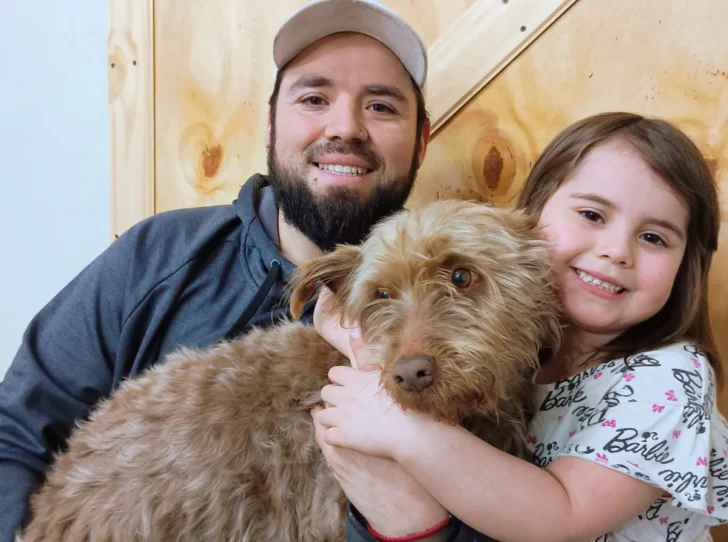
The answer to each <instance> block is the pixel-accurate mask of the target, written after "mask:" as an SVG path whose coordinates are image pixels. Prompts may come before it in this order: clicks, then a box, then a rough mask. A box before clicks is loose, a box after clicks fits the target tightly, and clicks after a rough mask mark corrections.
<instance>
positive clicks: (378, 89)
mask: <svg viewBox="0 0 728 542" xmlns="http://www.w3.org/2000/svg"><path fill="white" fill-rule="evenodd" d="M364 93H365V94H369V95H372V96H389V97H390V98H394V99H395V100H398V101H400V102H402V103H404V104H408V103H409V100H408V99H407V96H405V95H404V92H402V91H401V90H399V89H398V88H397V87H393V86H390V85H368V86H367V87H365V88H364Z"/></svg>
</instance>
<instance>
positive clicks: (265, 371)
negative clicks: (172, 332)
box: [22, 201, 560, 542]
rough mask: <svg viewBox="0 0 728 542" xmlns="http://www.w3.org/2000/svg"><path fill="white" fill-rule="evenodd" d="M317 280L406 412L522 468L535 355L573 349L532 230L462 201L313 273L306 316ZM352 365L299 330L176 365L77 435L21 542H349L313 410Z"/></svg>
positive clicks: (429, 211) (304, 279) (37, 498)
mask: <svg viewBox="0 0 728 542" xmlns="http://www.w3.org/2000/svg"><path fill="white" fill-rule="evenodd" d="M455 271H457V273H455V275H456V278H457V280H453V274H454V272H455ZM463 277H465V278H466V279H467V280H463ZM320 282H323V283H325V284H327V285H328V286H330V287H331V288H332V289H333V290H334V292H335V293H336V295H337V297H338V298H339V300H340V302H341V306H342V307H343V309H342V317H344V318H346V319H348V320H349V321H351V320H354V319H355V320H358V321H359V322H360V323H361V326H362V330H363V333H364V336H365V337H366V338H367V340H368V341H369V342H370V343H371V345H372V347H373V348H374V349H375V350H376V353H377V355H378V356H379V358H380V359H381V360H382V364H383V365H382V382H383V386H384V387H385V388H386V389H387V390H388V391H389V393H391V394H392V396H393V397H394V399H395V400H396V401H397V402H398V403H399V404H400V405H401V406H402V407H403V408H405V409H417V410H422V411H426V412H429V413H431V414H432V415H434V416H437V417H438V418H440V419H443V420H448V421H450V422H453V423H461V424H463V425H464V426H465V427H467V428H468V429H469V430H471V431H472V432H474V433H475V434H477V435H478V436H479V437H480V438H483V439H485V440H486V441H488V442H490V443H491V444H493V445H495V446H497V447H498V448H501V449H503V450H505V451H507V452H509V453H512V454H516V455H519V456H522V457H523V456H525V455H526V453H527V450H526V445H525V427H526V424H527V422H528V418H529V415H530V410H531V408H532V407H531V391H532V376H533V373H534V369H535V368H536V366H537V357H538V353H539V350H540V349H541V348H543V347H553V346H555V345H556V344H557V342H558V341H559V337H560V330H559V323H558V309H557V303H556V301H555V298H554V294H553V289H552V284H551V277H550V272H549V265H548V259H547V250H546V246H545V243H544V242H543V241H542V240H540V239H539V236H538V231H537V229H536V227H535V225H534V224H533V223H532V221H531V220H530V219H528V218H527V217H525V216H524V215H522V214H520V213H519V212H516V211H510V210H504V209H496V208H493V207H490V206H487V205H484V204H477V203H467V202H462V201H460V202H459V201H441V202H436V203H433V204H431V205H429V206H427V207H425V208H423V209H421V210H418V211H403V212H401V213H399V214H397V215H395V216H393V217H391V218H389V219H387V220H385V221H383V222H381V223H380V224H379V225H377V226H376V227H375V228H374V229H373V231H372V233H371V235H370V236H369V238H368V239H367V240H366V241H365V242H364V243H363V245H362V246H361V247H353V246H340V247H338V248H337V249H336V250H335V251H333V252H332V253H330V254H327V255H325V256H323V257H321V258H317V259H315V260H313V261H311V262H309V263H307V264H305V265H303V266H301V267H300V268H299V269H298V271H297V274H296V277H295V280H294V281H293V283H292V291H291V310H292V314H294V316H296V317H297V316H298V315H300V311H301V310H302V306H303V303H304V302H305V301H306V300H307V299H309V298H310V297H311V296H312V295H313V294H314V292H315V288H316V286H317V284H318V283H320ZM456 283H457V284H456ZM382 292H386V294H388V296H387V295H384V294H382ZM417 354H426V355H429V356H431V357H432V358H434V360H435V372H434V375H433V382H432V384H431V385H430V386H429V387H427V388H425V389H423V390H422V391H420V392H408V391H405V390H404V389H402V388H401V387H400V386H399V385H398V384H397V381H396V380H397V379H396V378H394V377H393V375H392V367H393V366H394V363H395V362H396V361H397V360H399V359H401V358H405V357H408V356H412V355H417ZM345 363H348V361H347V360H346V359H345V358H343V357H342V356H341V355H340V354H339V353H338V352H337V351H335V350H334V349H333V348H332V347H331V346H329V344H328V343H326V342H325V341H324V340H322V339H321V338H320V337H319V335H318V334H317V333H316V331H315V330H314V329H313V328H312V327H310V326H306V325H304V324H302V323H299V322H286V323H282V324H280V325H276V326H274V327H272V328H268V329H265V330H264V329H255V330H253V331H251V332H249V333H248V334H246V335H245V336H243V337H242V338H240V339H236V340H233V341H230V342H224V343H221V344H219V345H217V346H215V347H214V348H212V349H209V350H206V351H194V350H190V349H182V350H180V351H178V352H176V353H174V354H171V355H169V356H167V358H166V359H165V360H164V362H163V363H159V364H158V365H157V366H156V367H154V368H152V369H150V370H149V371H147V372H146V373H145V374H144V375H142V376H140V377H139V378H136V379H131V380H127V381H125V382H124V383H123V384H122V385H121V386H120V387H119V389H118V390H117V391H116V392H115V393H114V394H113V395H112V396H111V398H109V399H108V400H105V401H103V402H102V404H100V405H99V406H98V408H96V409H95V411H94V412H92V414H91V416H90V418H89V420H88V421H85V422H82V423H80V424H79V426H78V427H77V428H76V430H75V431H74V432H73V433H72V435H71V438H70V440H69V447H68V450H67V451H66V452H65V453H63V454H60V455H59V456H58V457H57V460H56V461H55V463H54V465H53V466H52V467H51V468H50V470H49V472H48V473H47V481H46V482H45V484H44V485H43V487H42V488H41V489H40V490H39V492H38V493H37V494H35V495H34V496H33V497H32V500H31V506H32V514H33V518H34V519H33V520H32V522H31V523H30V525H29V526H28V527H27V529H26V530H25V532H24V533H23V535H22V537H23V540H24V542H36V541H41V540H42V541H44V542H56V541H61V540H64V541H87V540H88V541H99V542H102V541H103V542H132V541H138V542H142V541H144V542H146V541H162V540H164V541H190V542H192V541H195V542H201V541H215V542H220V541H248V542H264V541H272V540H275V541H279V542H286V541H290V542H309V541H310V542H313V541H317V542H318V541H322V542H328V541H335V540H336V541H340V540H343V539H344V522H345V496H344V494H343V492H342V491H341V489H340V487H339V485H338V483H337V482H336V480H335V478H334V476H333V474H332V473H331V471H330V470H329V468H328V466H327V465H326V462H325V461H324V458H323V456H322V454H321V453H320V450H319V448H318V446H317V445H316V443H315V440H314V435H313V425H312V421H311V416H310V414H309V409H310V408H311V407H312V406H313V405H314V404H316V403H317V402H318V401H319V400H320V398H319V390H320V389H321V388H322V387H323V386H324V385H325V384H327V383H328V379H327V373H328V370H329V368H331V367H332V366H334V365H338V364H345Z"/></svg>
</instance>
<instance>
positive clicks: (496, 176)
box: [483, 145, 503, 189]
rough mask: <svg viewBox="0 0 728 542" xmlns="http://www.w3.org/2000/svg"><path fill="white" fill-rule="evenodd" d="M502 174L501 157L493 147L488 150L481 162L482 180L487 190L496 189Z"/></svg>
mask: <svg viewBox="0 0 728 542" xmlns="http://www.w3.org/2000/svg"><path fill="white" fill-rule="evenodd" d="M502 174H503V157H502V156H501V154H500V152H498V149H497V148H496V147H495V145H494V146H492V147H491V148H490V150H489V151H488V154H486V155H485V160H483V178H484V179H485V184H486V185H487V186H488V188H491V189H495V188H498V185H499V184H500V180H501V175H502Z"/></svg>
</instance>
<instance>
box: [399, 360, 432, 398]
mask: <svg viewBox="0 0 728 542" xmlns="http://www.w3.org/2000/svg"><path fill="white" fill-rule="evenodd" d="M434 372H435V359H434V358H433V357H432V356H428V355H426V354H416V355H414V356H410V357H408V358H402V359H400V360H397V362H396V363H395V364H394V370H393V371H392V374H393V375H394V380H395V382H397V384H399V387H400V388H402V389H403V390H405V391H422V390H424V389H425V388H426V387H428V386H430V385H431V384H432V380H433V376H432V375H433V374H434Z"/></svg>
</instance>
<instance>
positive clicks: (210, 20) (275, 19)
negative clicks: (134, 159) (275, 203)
mask: <svg viewBox="0 0 728 542" xmlns="http://www.w3.org/2000/svg"><path fill="white" fill-rule="evenodd" d="M475 1H476V0H417V2H412V1H409V0H390V1H387V2H384V3H385V4H386V5H388V6H389V7H391V8H393V9H395V10H397V11H398V12H399V13H400V14H401V15H402V16H403V17H405V18H406V19H407V20H409V21H411V22H412V24H414V25H415V26H416V28H417V29H418V30H419V31H420V32H421V33H422V35H423V37H424V39H425V41H426V43H427V44H428V46H429V45H431V44H432V43H434V42H435V41H436V40H437V39H438V38H439V37H440V35H441V34H443V33H444V32H445V31H446V30H448V29H449V28H450V27H451V25H452V23H453V22H454V21H455V20H456V19H457V18H458V17H459V16H460V15H461V14H462V13H463V12H464V11H465V10H466V9H467V8H468V7H470V5H471V4H473V3H474V2H475ZM305 3H306V0H276V1H275V2H269V1H268V0H245V1H244V2H241V1H239V0H190V1H188V2H184V4H180V3H179V2H178V1H175V0H157V1H156V2H155V25H154V26H155V29H154V35H155V55H156V59H157V60H156V71H155V104H156V109H155V114H156V129H157V135H156V139H155V144H156V204H155V211H156V212H160V211H165V210H168V209H175V208H179V207H190V206H200V205H212V204H216V203H228V202H230V201H231V200H232V199H234V198H235V197H236V196H237V193H238V189H239V187H240V185H241V184H242V183H243V182H244V181H245V179H247V177H248V176H249V175H251V174H252V173H254V172H265V171H266V163H265V159H266V157H265V149H264V141H265V135H266V126H267V119H268V116H267V115H268V110H267V100H268V97H269V95H270V92H271V91H272V88H273V78H274V66H273V60H272V43H273V36H274V34H275V31H276V29H277V28H278V27H279V26H280V24H281V23H282V22H283V21H284V20H285V18H286V17H287V16H288V15H289V14H290V13H291V12H292V11H293V10H294V9H296V8H297V7H298V6H301V5H303V4H305Z"/></svg>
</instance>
